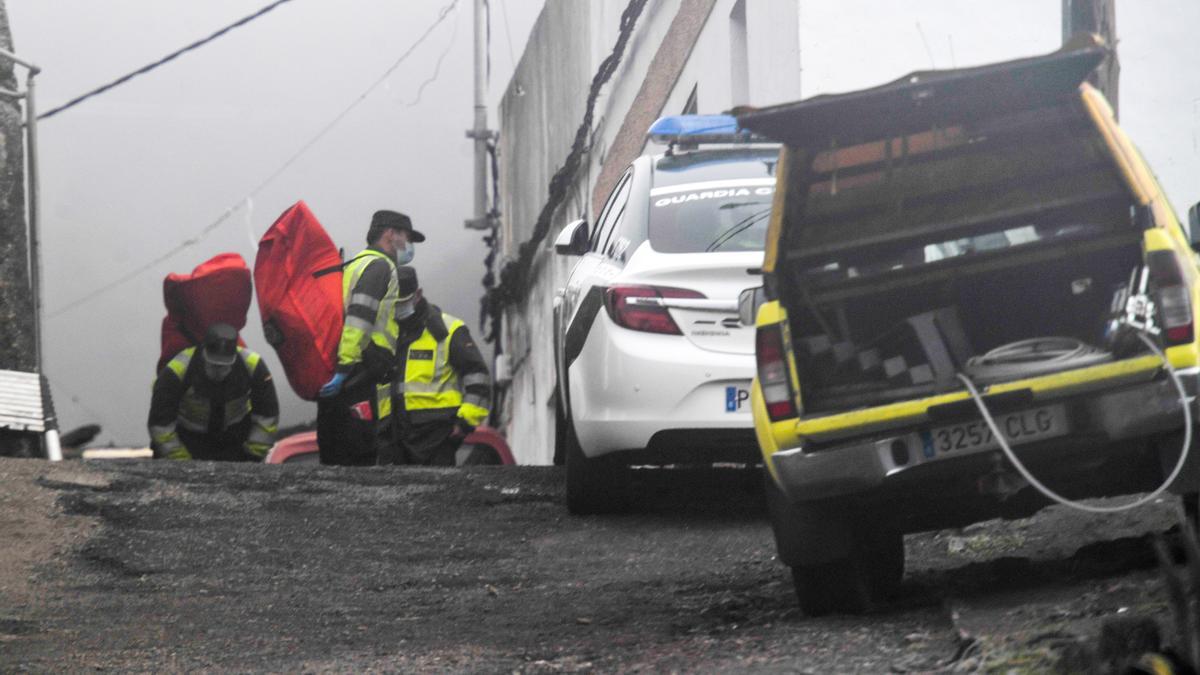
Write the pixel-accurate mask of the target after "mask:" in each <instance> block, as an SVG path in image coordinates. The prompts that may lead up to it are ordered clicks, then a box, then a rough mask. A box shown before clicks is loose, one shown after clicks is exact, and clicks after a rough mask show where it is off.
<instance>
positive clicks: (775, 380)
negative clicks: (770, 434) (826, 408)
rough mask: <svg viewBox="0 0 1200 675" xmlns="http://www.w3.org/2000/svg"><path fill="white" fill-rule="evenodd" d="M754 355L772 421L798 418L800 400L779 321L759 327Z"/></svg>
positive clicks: (759, 381) (760, 384)
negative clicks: (794, 390)
mask: <svg viewBox="0 0 1200 675" xmlns="http://www.w3.org/2000/svg"><path fill="white" fill-rule="evenodd" d="M754 357H755V359H756V360H757V361H758V384H759V386H760V387H762V394H763V400H764V401H765V402H766V404H767V416H768V417H770V418H771V421H772V422H778V421H779V420H782V419H787V418H789V417H796V416H797V412H796V400H795V396H794V393H793V391H792V380H791V376H790V375H789V371H788V362H787V355H786V354H785V352H784V349H783V329H782V327H781V326H780V325H779V324H773V325H769V326H761V327H759V329H758V333H757V335H755V339H754Z"/></svg>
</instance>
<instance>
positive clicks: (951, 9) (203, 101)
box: [7, 0, 1200, 445]
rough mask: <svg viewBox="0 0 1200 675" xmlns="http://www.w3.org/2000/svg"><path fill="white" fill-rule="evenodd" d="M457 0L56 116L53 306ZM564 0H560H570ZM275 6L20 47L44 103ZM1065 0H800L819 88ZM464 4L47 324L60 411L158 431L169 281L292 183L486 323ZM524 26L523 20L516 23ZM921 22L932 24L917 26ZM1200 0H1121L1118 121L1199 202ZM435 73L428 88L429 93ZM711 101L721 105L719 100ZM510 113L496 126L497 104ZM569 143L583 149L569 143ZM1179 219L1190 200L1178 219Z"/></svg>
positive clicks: (370, 11)
mask: <svg viewBox="0 0 1200 675" xmlns="http://www.w3.org/2000/svg"><path fill="white" fill-rule="evenodd" d="M448 1H449V0H419V1H410V2H398V1H396V0H343V1H342V2H336V3H335V2H330V1H329V0H293V2H290V3H287V4H285V5H283V6H281V7H279V8H278V9H276V10H275V11H273V12H271V13H269V14H267V15H266V16H264V17H262V18H261V19H259V20H258V21H256V22H254V23H252V24H250V25H248V26H245V27H243V28H240V29H237V30H236V31H234V32H233V33H231V34H229V35H227V36H225V37H223V38H221V39H220V40H219V41H217V42H215V43H213V44H211V45H210V46H208V47H205V48H203V49H201V50H199V51H197V52H194V53H191V54H187V55H184V56H183V57H181V58H179V59H178V60H176V61H174V62H172V63H170V64H168V65H166V66H164V67H163V68H160V69H159V70H157V71H155V72H153V73H151V74H149V75H146V76H143V77H140V78H138V79H136V80H134V81H133V82H131V83H129V84H127V85H125V86H123V87H121V88H119V89H117V90H114V91H113V92H111V93H108V94H106V95H104V96H102V97H99V98H97V99H95V100H93V101H89V102H87V103H84V104H83V105H81V106H80V107H78V108H76V109H74V110H71V111H68V112H66V113H63V114H62V115H61V116H59V117H57V118H53V119H50V120H47V121H46V122H44V123H43V124H42V125H41V126H40V134H41V136H40V140H41V153H42V155H41V161H42V179H43V207H44V214H45V215H44V223H43V244H44V249H43V259H44V265H45V267H44V277H43V278H44V280H45V295H44V300H45V307H46V309H47V311H48V312H49V313H53V312H55V311H56V310H57V309H59V308H61V307H63V306H64V305H66V304H67V303H69V302H71V301H72V300H74V299H76V298H78V297H80V296H82V295H84V294H86V293H87V292H89V291H90V290H91V289H92V288H94V287H96V286H98V285H101V284H104V283H106V282H108V281H110V280H112V279H114V278H116V277H118V276H120V275H122V274H123V273H125V271H127V270H128V269H129V268H130V267H131V266H136V265H139V264H141V263H142V262H143V261H145V260H146V259H147V258H150V257H153V256H156V255H158V254H160V253H162V252H163V251H165V250H167V249H169V248H171V247H173V246H175V245H177V244H178V243H179V242H181V241H183V240H184V239H187V238H189V237H192V236H194V235H195V234H196V233H198V232H199V231H200V230H202V229H203V228H204V227H205V226H206V225H208V224H209V223H211V222H213V220H215V219H216V218H217V217H218V216H219V215H220V214H221V213H222V212H224V211H225V209H226V208H228V207H230V206H234V205H236V204H238V203H239V201H240V200H241V199H242V198H243V197H245V196H246V194H247V193H248V192H249V191H250V190H251V189H252V188H253V187H254V186H255V185H257V184H258V183H259V182H261V181H262V180H263V179H264V178H265V177H267V176H268V175H270V174H271V173H272V172H273V171H274V170H275V169H276V168H278V166H279V165H280V164H281V163H282V162H283V161H284V160H285V159H286V158H288V157H289V156H291V154H292V153H293V152H295V151H296V150H298V149H299V148H300V146H301V145H303V144H304V143H305V142H306V141H308V140H309V138H311V137H312V135H313V134H315V133H316V132H317V131H318V130H319V129H321V128H322V127H323V126H324V125H325V124H326V123H328V122H329V121H330V120H331V119H332V118H333V117H334V116H335V115H336V114H337V113H339V112H340V111H341V110H342V109H343V108H345V106H347V105H348V104H349V103H350V102H351V101H353V100H354V99H355V98H356V97H357V96H359V95H360V94H361V93H362V92H363V91H364V90H365V89H366V87H367V86H368V85H369V84H370V83H371V82H373V81H374V80H375V79H376V78H377V77H379V76H380V75H381V74H382V73H383V72H384V71H385V70H386V69H387V67H388V66H389V65H391V63H392V62H393V61H394V60H395V59H396V58H397V57H398V56H399V55H400V54H401V53H402V52H403V51H404V50H405V49H407V47H408V46H409V45H410V44H411V43H412V42H413V41H414V40H415V39H416V38H417V37H418V36H419V35H420V33H421V32H423V31H424V30H425V28H426V27H427V26H429V25H430V23H432V21H433V20H434V18H435V17H436V15H437V12H438V10H439V9H440V8H441V7H442V6H443V5H445V4H446V3H447V2H448ZM554 1H562V0H554ZM266 3H267V0H204V1H203V2H199V1H196V0H7V7H8V11H9V18H10V20H11V24H12V30H13V39H14V43H15V46H16V49H17V52H18V53H19V54H21V55H22V56H24V57H25V58H28V59H32V60H34V61H35V62H37V63H38V64H39V65H40V66H41V67H42V68H43V69H44V72H43V74H42V75H41V76H40V77H39V80H38V87H39V90H38V95H39V103H40V106H41V108H42V109H43V110H45V109H49V108H50V107H51V106H54V105H57V104H59V103H61V102H63V101H65V100H67V99H69V98H71V97H73V96H75V95H77V94H79V93H81V92H83V91H85V90H88V89H90V88H92V87H94V86H96V85H99V84H102V83H104V82H107V81H109V80H110V79H112V78H114V77H116V76H118V75H121V74H124V73H126V72H128V71H130V70H132V69H134V68H137V67H140V66H142V65H144V64H145V63H148V62H150V61H153V60H155V59H157V58H159V57H161V56H162V55H164V54H166V53H168V52H170V51H172V50H174V49H177V48H179V47H181V46H183V45H185V44H187V43H189V42H191V41H193V40H195V39H197V38H199V37H201V36H204V35H207V34H208V33H210V32H212V31H213V30H215V29H217V28H220V27H221V26H223V25H225V24H227V23H229V22H231V21H233V20H234V19H237V18H239V17H241V16H243V15H245V14H248V13H250V12H253V11H255V10H257V9H258V8H259V7H261V6H262V5H265V4H266ZM540 5H541V2H540V0H493V24H492V37H493V45H492V65H493V79H492V85H491V92H492V100H493V101H495V100H498V98H499V95H500V94H501V93H502V92H503V89H504V86H505V84H506V82H507V79H508V75H509V73H510V72H511V70H512V64H511V58H510V48H509V44H508V36H509V35H510V34H511V39H512V40H513V45H512V52H513V53H514V54H515V56H516V58H520V54H521V51H522V46H523V44H524V40H525V38H526V36H527V34H528V32H529V30H530V28H531V26H532V24H533V21H534V20H535V18H536V15H537V12H538V9H539V7H540ZM1059 8H1060V0H1019V1H1013V2H1003V3H999V2H995V1H994V0H986V1H985V0H958V1H956V2H950V1H948V0H905V1H904V2H901V1H900V0H836V1H835V0H802V2H801V24H802V30H801V50H802V60H803V68H804V71H803V79H802V87H803V91H804V94H805V95H806V96H810V95H815V94H818V93H826V92H831V91H846V90H850V89H854V88H857V87H862V86H870V85H875V84H879V83H882V82H885V81H888V80H891V79H894V78H896V77H898V76H900V75H902V74H904V73H906V72H909V71H912V70H918V69H927V68H929V67H931V65H935V66H937V67H941V68H946V67H951V66H953V65H957V66H964V65H972V64H977V63H983V62H987V61H992V60H1000V59H1006V58H1015V57H1018V56H1027V55H1032V54H1038V53H1044V52H1048V51H1051V50H1053V49H1055V48H1057V46H1058V42H1059V31H1060V28H1059V16H1058V13H1059ZM470 9H471V2H470V0H460V6H459V8H458V9H457V11H456V13H455V15H454V16H453V17H451V19H450V20H449V21H447V22H446V23H445V24H443V25H442V26H441V27H439V28H438V30H437V31H436V32H435V33H434V34H433V35H432V36H431V37H430V39H429V40H428V41H427V42H426V43H425V44H424V45H423V46H422V47H421V48H420V50H419V52H417V53H416V54H415V55H414V56H413V58H412V59H411V60H410V61H408V62H407V63H406V64H405V65H403V66H401V67H400V69H399V70H397V72H396V73H395V74H394V75H393V76H392V77H391V78H389V80H388V82H387V85H386V86H384V87H381V88H380V89H378V90H376V92H375V93H374V94H372V95H371V97H369V98H368V99H367V100H366V101H365V102H363V103H362V104H361V105H360V106H359V107H358V108H357V109H356V110H355V111H354V112H352V113H351V114H350V116H349V117H348V118H347V119H345V120H344V121H343V123H342V124H341V125H340V126H339V127H338V128H337V129H335V130H334V131H333V132H332V133H330V134H329V135H328V136H327V137H326V138H325V139H324V140H323V141H321V142H320V143H319V144H318V145H317V146H316V147H314V148H313V149H312V150H311V151H309V152H308V154H306V155H305V157H304V158H303V159H301V160H300V161H299V162H297V163H296V164H295V165H293V166H292V167H291V168H290V169H289V170H288V171H287V172H286V173H284V174H283V175H282V176H281V177H280V178H279V179H277V180H276V181H275V182H274V183H273V184H272V185H271V186H270V187H269V188H268V189H266V190H265V191H264V192H262V194H260V195H259V196H258V197H257V198H256V199H255V200H254V204H253V208H252V209H250V210H246V209H240V210H239V211H238V212H237V213H236V214H235V216H234V217H233V218H232V219H231V220H230V221H228V222H226V223H225V224H224V225H222V226H221V227H220V228H219V229H218V230H217V231H216V232H215V233H214V234H213V235H212V236H210V237H208V238H206V239H205V240H204V241H203V242H201V243H200V244H198V245H196V246H193V247H191V248H189V249H187V250H186V251H184V252H183V253H181V254H179V255H177V256H175V257H174V258H172V259H170V260H169V261H167V262H166V263H164V264H162V265H160V266H158V267H156V268H154V269H152V270H151V271H149V272H147V273H146V274H144V275H142V276H140V277H138V278H137V279H135V280H133V281H131V282H129V283H126V284H124V285H122V286H121V287H119V288H118V289H116V290H115V291H113V292H110V293H108V294H106V295H104V296H102V297H99V298H97V299H96V300H95V301H93V302H91V303H88V304H87V305H84V306H82V307H79V308H77V309H75V310H72V311H70V312H67V313H64V314H62V315H61V316H57V317H54V318H49V319H47V320H46V322H45V324H44V330H45V340H46V369H47V373H48V375H49V377H50V379H51V382H52V384H53V387H54V393H55V402H56V405H57V407H58V410H59V414H60V417H61V419H62V423H63V425H64V427H65V428H70V427H72V426H75V425H78V424H83V423H87V422H97V421H98V422H100V423H102V424H103V425H104V427H105V434H104V435H103V436H102V437H101V440H102V441H105V442H107V441H114V442H116V443H118V444H136V445H142V444H144V443H145V442H146V439H145V430H144V422H145V415H146V409H147V406H148V403H149V391H150V383H151V381H152V378H153V373H152V370H153V364H154V362H155V360H156V359H157V356H158V345H159V325H160V322H161V320H162V316H163V313H164V310H163V308H162V291H161V283H162V279H163V277H164V276H165V275H166V274H167V273H168V272H173V271H175V272H187V271H190V270H191V269H192V268H193V267H194V266H195V265H197V264H199V263H200V262H202V261H203V260H205V259H207V258H208V257H210V256H212V255H213V254H215V253H218V252H221V251H236V252H238V253H241V254H242V256H243V257H245V258H246V260H247V263H248V264H251V265H252V264H253V259H254V250H255V249H254V247H253V245H252V241H253V240H256V239H257V237H258V236H260V235H261V234H262V233H263V231H265V229H266V228H267V227H268V226H269V225H270V223H271V222H272V220H273V219H274V218H275V217H276V216H277V215H278V214H279V212H280V211H282V210H283V209H284V208H286V207H287V206H288V205H290V204H291V203H292V202H294V201H296V200H297V199H304V200H305V201H307V202H308V203H309V205H310V206H311V207H312V209H313V210H314V212H315V213H316V214H317V216H318V217H319V218H320V219H321V221H322V223H323V224H324V225H325V227H326V228H327V229H328V230H329V232H330V234H331V235H332V237H333V238H334V241H335V243H337V244H338V245H339V246H342V247H345V248H346V249H347V251H348V252H351V253H352V252H353V251H355V250H357V249H358V248H360V247H361V246H362V244H363V240H362V237H363V234H364V232H365V226H366V223H367V221H368V219H369V217H370V214H371V212H372V211H374V210H375V209H378V208H394V209H400V210H403V211H407V212H408V213H410V214H411V215H412V216H413V219H414V222H415V223H416V225H417V227H418V228H419V229H421V230H423V231H425V233H426V234H427V235H429V241H427V242H426V243H424V244H422V245H420V246H418V248H417V258H416V261H415V266H416V267H417V269H418V271H419V273H420V275H421V279H422V282H423V285H424V286H425V288H426V291H427V293H428V295H429V296H430V297H432V298H433V299H434V300H435V301H437V302H439V303H441V304H442V305H443V307H444V308H445V309H447V310H448V311H450V312H452V313H455V314H457V315H459V316H461V317H462V318H464V319H466V320H467V322H468V324H469V325H471V327H472V329H473V330H475V331H476V332H478V331H479V330H480V329H479V327H478V326H477V325H476V324H477V322H478V298H479V295H480V291H481V287H480V283H479V280H480V278H481V277H482V275H483V268H482V260H483V257H484V254H485V250H484V247H483V245H482V244H481V243H480V241H479V238H480V235H479V233H475V232H470V231H466V230H464V229H463V227H462V221H463V220H464V219H465V218H466V217H468V216H469V211H470V208H471V171H470V167H471V164H470V162H471V146H470V143H469V142H468V140H467V139H466V138H465V137H464V135H463V131H464V130H465V129H466V128H467V127H468V126H470V124H471V70H470V69H471V22H470V18H471V17H470ZM506 18H507V19H509V20H511V25H510V26H508V28H507V30H506V22H505V19H506ZM918 25H919V28H918ZM1196 25H1200V5H1198V4H1197V3H1195V2H1190V1H1188V0H1123V1H1122V2H1119V3H1118V19H1117V26H1118V32H1119V34H1120V36H1121V43H1120V49H1121V62H1122V73H1121V115H1122V122H1123V125H1124V126H1125V127H1126V129H1127V130H1128V131H1129V132H1130V134H1131V136H1132V137H1133V138H1134V140H1135V142H1137V143H1138V144H1139V146H1140V147H1141V148H1142V150H1143V152H1144V153H1145V154H1146V155H1147V158H1148V159H1149V160H1150V162H1151V164H1152V165H1153V166H1154V167H1155V170H1156V171H1157V172H1158V174H1159V177H1160V178H1161V179H1162V180H1163V182H1164V184H1165V186H1166V189H1167V191H1168V194H1169V196H1170V197H1171V198H1172V200H1173V201H1174V203H1175V206H1176V208H1177V209H1178V210H1179V211H1181V212H1183V211H1185V210H1186V208H1187V206H1188V205H1189V204H1190V203H1192V202H1194V201H1196V200H1197V199H1200V184H1198V182H1197V180H1196V176H1197V175H1200V149H1198V147H1200V141H1198V140H1197V133H1198V127H1200V71H1197V70H1196V69H1195V68H1191V67H1190V66H1191V65H1192V64H1196V63H1200V42H1198V41H1196V40H1194V39H1191V38H1190V36H1189V35H1188V31H1189V28H1190V27H1194V26H1196ZM443 53H445V54H446V57H445V60H444V62H443V63H442V64H441V69H440V77H439V78H438V79H437V80H436V81H435V82H433V83H431V84H429V85H428V86H427V87H426V89H425V91H424V94H423V96H422V98H421V101H420V103H419V104H417V105H411V104H412V102H413V101H414V99H415V95H416V90H417V88H418V87H419V86H420V85H421V83H422V82H425V81H426V80H428V79H429V78H430V77H432V76H433V74H434V69H435V66H436V63H437V61H438V59H439V57H440V56H441V55H442V54H443ZM704 112H716V111H704ZM492 122H493V124H494V123H495V115H494V109H493V114H492ZM564 151H565V150H564ZM1181 215H1184V214H1182V213H1181ZM245 335H246V338H247V340H248V342H249V343H250V345H251V347H253V348H256V349H258V350H260V351H262V352H263V353H264V355H266V356H267V357H268V362H269V363H270V365H271V366H272V368H273V370H274V371H275V372H276V373H277V374H278V375H279V389H280V393H281V398H282V400H283V403H284V409H283V420H282V421H283V423H284V424H294V423H298V422H303V421H305V420H308V419H311V418H312V417H313V415H314V410H315V408H314V406H313V405H312V404H309V403H305V402H302V401H299V400H298V399H297V398H296V397H295V396H294V395H293V394H292V393H291V391H290V389H288V387H287V386H286V384H284V379H283V377H282V369H281V368H280V366H279V365H278V361H277V360H276V359H275V358H274V354H273V353H272V351H271V349H270V348H269V347H268V346H266V344H265V343H264V341H263V340H262V336H261V332H260V329H259V326H258V317H257V308H252V309H251V315H250V318H249V321H248V326H247V331H246V333H245Z"/></svg>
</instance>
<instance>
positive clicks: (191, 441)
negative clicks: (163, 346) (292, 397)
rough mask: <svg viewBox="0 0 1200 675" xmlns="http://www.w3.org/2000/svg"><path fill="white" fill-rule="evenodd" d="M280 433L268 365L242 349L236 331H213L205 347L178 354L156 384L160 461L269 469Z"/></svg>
mask: <svg viewBox="0 0 1200 675" xmlns="http://www.w3.org/2000/svg"><path fill="white" fill-rule="evenodd" d="M278 425H279V401H278V399H277V398H276V397H275V383H274V382H273V381H272V380H271V373H270V371H269V370H267V364H266V363H264V362H263V360H262V357H260V356H259V355H258V354H257V353H255V352H252V351H250V350H249V349H246V348H245V347H239V346H238V335H237V329H235V328H234V327H233V326H230V325H229V324H224V323H217V324H213V325H212V326H209V328H208V330H207V331H205V333H204V342H203V346H202V347H188V348H187V349H185V350H183V351H181V352H179V353H178V354H176V355H175V356H174V358H172V359H171V360H170V361H168V362H167V365H166V367H164V368H163V369H162V372H160V373H159V374H158V379H156V380H155V381H154V393H153V395H152V397H151V399H150V421H149V427H150V439H151V446H152V447H153V448H154V456H155V457H159V458H167V459H206V460H222V461H230V462H236V461H262V459H263V458H264V457H266V455H267V451H268V450H270V449H271V446H272V445H274V443H275V434H276V433H277V432H278V431H279V426H278Z"/></svg>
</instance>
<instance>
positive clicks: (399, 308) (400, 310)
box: [396, 300, 417, 321]
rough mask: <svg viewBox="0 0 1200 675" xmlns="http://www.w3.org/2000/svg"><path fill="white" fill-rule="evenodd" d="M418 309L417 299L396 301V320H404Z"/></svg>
mask: <svg viewBox="0 0 1200 675" xmlns="http://www.w3.org/2000/svg"><path fill="white" fill-rule="evenodd" d="M416 311H417V301H416V300H408V301H407V302H397V303H396V320H397V321H403V320H405V319H407V318H408V317H410V316H412V315H413V313H414V312H416Z"/></svg>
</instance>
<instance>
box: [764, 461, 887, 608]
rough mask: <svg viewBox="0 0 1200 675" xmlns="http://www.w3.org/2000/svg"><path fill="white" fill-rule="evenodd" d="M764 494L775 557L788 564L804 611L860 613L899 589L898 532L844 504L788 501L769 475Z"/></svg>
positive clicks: (797, 596) (797, 597)
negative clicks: (839, 506) (853, 512)
mask: <svg viewBox="0 0 1200 675" xmlns="http://www.w3.org/2000/svg"><path fill="white" fill-rule="evenodd" d="M766 494H767V507H768V511H769V513H770V516H771V527H772V529H773V530H774V532H775V543H776V545H777V547H778V550H779V558H780V559H781V560H782V561H783V562H784V563H785V564H787V565H789V566H790V567H791V569H792V581H793V583H794V584H795V589H796V599H797V600H798V601H799V603H800V609H801V610H803V611H804V613H805V614H807V615H809V616H820V615H823V614H828V613H830V612H834V611H843V612H850V613H861V612H865V611H867V610H868V609H870V608H871V606H872V604H873V603H875V602H879V601H882V600H885V599H887V598H888V597H890V596H892V595H894V594H895V592H896V591H897V590H898V589H899V587H900V582H901V580H902V579H903V577H904V537H903V535H902V534H901V533H900V532H899V531H898V530H896V529H894V528H890V527H888V526H886V525H879V524H874V523H869V522H865V519H864V518H855V517H851V516H848V515H847V514H846V513H845V511H844V509H834V508H830V507H827V506H823V505H816V504H808V503H796V502H792V501H791V500H789V499H788V498H787V496H786V495H785V494H784V493H783V491H782V490H780V489H779V487H778V486H777V485H776V484H775V481H773V480H772V479H771V478H770V476H768V477H767V479H766ZM830 552H833V554H832V555H830Z"/></svg>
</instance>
